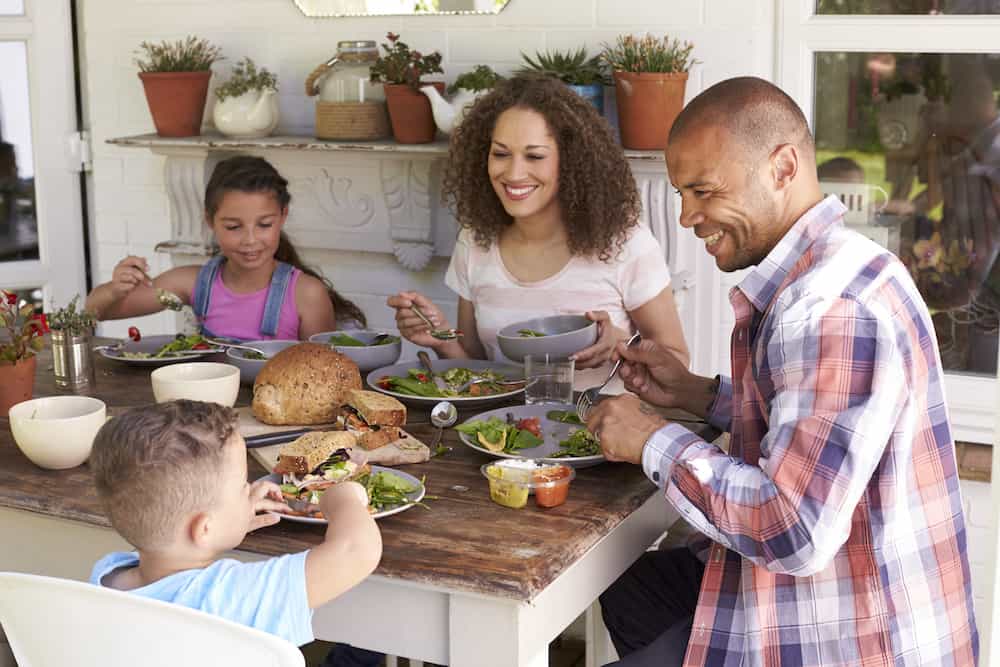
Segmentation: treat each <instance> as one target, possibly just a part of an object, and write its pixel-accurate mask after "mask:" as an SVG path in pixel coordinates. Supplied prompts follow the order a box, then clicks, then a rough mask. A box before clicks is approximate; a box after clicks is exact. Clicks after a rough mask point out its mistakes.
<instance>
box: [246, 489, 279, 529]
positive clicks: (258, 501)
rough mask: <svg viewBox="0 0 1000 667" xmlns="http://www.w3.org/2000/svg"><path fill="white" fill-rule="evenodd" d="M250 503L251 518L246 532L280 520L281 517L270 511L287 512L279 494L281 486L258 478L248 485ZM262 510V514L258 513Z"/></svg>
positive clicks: (271, 524)
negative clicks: (251, 507)
mask: <svg viewBox="0 0 1000 667" xmlns="http://www.w3.org/2000/svg"><path fill="white" fill-rule="evenodd" d="M250 504H251V505H252V506H253V514H254V515H253V518H251V519H250V526H249V528H247V532H252V531H254V530H257V529H258V528H263V527H265V526H273V525H274V524H276V523H278V522H279V521H281V517H280V516H278V515H276V514H272V513H271V512H287V511H288V505H287V504H285V501H284V499H283V498H282V495H281V487H279V486H278V485H277V484H275V483H274V482H269V481H267V480H266V479H260V480H257V481H256V482H254V483H253V484H251V485H250ZM260 512H264V514H260Z"/></svg>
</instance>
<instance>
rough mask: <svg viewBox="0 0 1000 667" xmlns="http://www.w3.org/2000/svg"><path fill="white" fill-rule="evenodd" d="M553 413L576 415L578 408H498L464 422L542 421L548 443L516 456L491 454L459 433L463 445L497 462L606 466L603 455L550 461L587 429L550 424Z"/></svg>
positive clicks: (562, 406)
mask: <svg viewBox="0 0 1000 667" xmlns="http://www.w3.org/2000/svg"><path fill="white" fill-rule="evenodd" d="M551 410H570V411H575V410H576V406H573V405H569V404H566V405H559V404H557V403H552V404H548V405H516V406H513V407H509V408H497V409H496V410H490V411H489V412H483V413H481V414H478V415H476V416H475V417H470V418H469V419H466V420H465V421H464V422H462V423H463V424H468V423H469V422H473V421H486V420H487V419H489V418H490V417H498V418H500V419H502V420H504V421H506V419H507V415H508V414H510V415H512V416H513V417H514V421H517V420H518V419H524V418H525V417H540V418H541V419H540V422H541V426H542V438H543V439H544V440H545V442H544V443H542V444H541V445H539V446H538V447H532V448H531V449H519V450H518V451H517V453H516V454H508V453H507V452H491V451H490V450H488V449H486V448H485V447H483V446H482V445H480V444H479V443H478V442H477V441H476V440H474V439H473V438H472V437H471V436H469V435H466V434H465V433H462V432H460V431H459V432H458V437H459V438H461V440H462V442H463V443H465V444H466V445H468V446H469V447H472V448H473V449H475V450H476V451H477V452H482V453H483V454H488V455H489V456H495V457H497V458H503V459H536V460H540V461H545V462H546V463H565V464H566V465H569V466H573V467H574V468H587V467H589V466H595V465H597V464H599V463H604V461H605V458H604V456H603V455H602V454H595V455H594V456H569V457H566V458H558V459H553V458H550V455H552V454H555V453H556V452H557V451H559V442H560V441H562V440H565V439H566V438H568V437H569V434H570V433H571V432H572V431H573V430H574V429H580V428H583V426H579V425H577V424H564V423H562V422H555V421H552V420H550V419H549V418H548V417H546V416H545V413H547V412H549V411H551Z"/></svg>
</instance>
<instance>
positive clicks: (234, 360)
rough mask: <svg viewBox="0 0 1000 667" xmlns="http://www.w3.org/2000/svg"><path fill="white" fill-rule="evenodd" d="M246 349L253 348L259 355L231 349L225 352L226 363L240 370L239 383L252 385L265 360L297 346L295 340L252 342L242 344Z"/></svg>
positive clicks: (250, 351) (248, 351) (249, 351)
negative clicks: (287, 348)
mask: <svg viewBox="0 0 1000 667" xmlns="http://www.w3.org/2000/svg"><path fill="white" fill-rule="evenodd" d="M242 344H243V345H246V346H248V347H255V348H257V349H258V350H260V353H258V352H254V351H252V350H246V349H243V348H238V347H231V348H229V349H227V350H226V363H228V364H232V365H233V366H236V367H237V368H239V369H240V382H242V383H243V384H253V381H254V380H256V379H257V373H259V372H260V369H262V368H264V364H266V363H267V360H268V359H270V358H271V357H273V356H274V355H276V354H278V353H279V352H281V351H282V350H284V349H285V348H286V347H291V346H292V345H298V344H299V341H297V340H252V341H250V342H248V343H242Z"/></svg>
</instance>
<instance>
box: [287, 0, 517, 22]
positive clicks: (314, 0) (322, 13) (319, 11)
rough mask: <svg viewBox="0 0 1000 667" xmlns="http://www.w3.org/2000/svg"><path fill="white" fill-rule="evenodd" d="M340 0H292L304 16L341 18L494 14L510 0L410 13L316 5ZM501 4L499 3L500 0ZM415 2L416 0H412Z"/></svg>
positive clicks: (330, 3)
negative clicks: (486, 7) (484, 7)
mask: <svg viewBox="0 0 1000 667" xmlns="http://www.w3.org/2000/svg"><path fill="white" fill-rule="evenodd" d="M339 1H340V0H293V2H294V3H295V6H296V7H297V8H298V10H299V11H300V12H302V14H303V15H304V16H307V17H309V18H341V17H344V18H346V17H355V16H463V15H470V16H494V15H496V14H499V13H500V12H502V11H503V10H504V8H505V7H506V6H507V5H509V4H510V2H511V0H496V1H497V5H496V7H494V9H492V10H478V9H450V10H444V11H436V12H417V11H413V12H410V13H401V12H384V13H380V12H336V11H329V10H325V9H323V8H321V7H317V5H320V6H322V5H334V4H337V3H338V2H339ZM501 1H502V2H503V4H499V3H500V2H501ZM414 2H416V0H414Z"/></svg>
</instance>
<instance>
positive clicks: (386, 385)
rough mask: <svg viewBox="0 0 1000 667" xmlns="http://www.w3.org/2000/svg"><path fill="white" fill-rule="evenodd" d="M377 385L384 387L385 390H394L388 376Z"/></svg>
mask: <svg viewBox="0 0 1000 667" xmlns="http://www.w3.org/2000/svg"><path fill="white" fill-rule="evenodd" d="M375 384H377V385H378V386H380V387H382V388H383V389H392V381H391V380H390V379H389V377H388V376H386V377H384V378H382V379H381V380H379V381H378V382H376V383H375Z"/></svg>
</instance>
